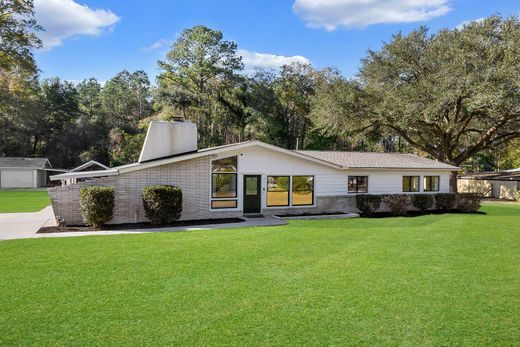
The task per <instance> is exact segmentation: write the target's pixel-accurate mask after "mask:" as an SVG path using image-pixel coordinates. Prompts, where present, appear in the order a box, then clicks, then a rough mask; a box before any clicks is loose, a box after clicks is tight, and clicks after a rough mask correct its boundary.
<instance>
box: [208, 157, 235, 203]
mask: <svg viewBox="0 0 520 347" xmlns="http://www.w3.org/2000/svg"><path fill="white" fill-rule="evenodd" d="M233 157H235V158H236V159H235V163H236V165H235V166H236V167H235V171H213V162H214V161H218V160H222V159H228V158H233ZM209 164H210V165H209V171H210V180H211V183H210V192H209V208H210V210H236V209H238V208H239V203H238V202H239V201H238V200H239V198H238V196H239V194H238V178H239V174H238V155H230V156H227V157H222V158H215V159H212V160H210V163H209ZM214 175H234V176H235V186H234V193H235V194H234V196H226V197H215V196H213V192H214V187H215V185H214V179H213V177H214ZM230 201H234V205H235V207H213V203H214V202H230Z"/></svg>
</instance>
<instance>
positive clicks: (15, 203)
mask: <svg viewBox="0 0 520 347" xmlns="http://www.w3.org/2000/svg"><path fill="white" fill-rule="evenodd" d="M50 203H51V202H50V200H49V195H48V194H47V192H45V191H0V213H11V212H36V211H39V210H41V209H42V208H44V207H46V206H48V205H50Z"/></svg>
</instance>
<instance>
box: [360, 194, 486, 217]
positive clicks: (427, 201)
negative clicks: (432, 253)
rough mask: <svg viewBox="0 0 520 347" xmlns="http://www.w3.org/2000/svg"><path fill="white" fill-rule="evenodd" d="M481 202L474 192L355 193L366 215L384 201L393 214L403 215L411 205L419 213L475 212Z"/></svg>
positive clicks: (409, 209) (375, 209)
mask: <svg viewBox="0 0 520 347" xmlns="http://www.w3.org/2000/svg"><path fill="white" fill-rule="evenodd" d="M481 202H482V196H481V195H479V194H474V193H438V194H390V195H373V194H360V195H356V204H357V208H358V209H359V210H360V211H361V213H362V214H364V215H368V216H369V215H372V214H374V213H375V212H376V211H377V210H378V209H379V208H380V206H381V203H385V204H386V205H387V206H388V209H389V210H390V212H391V213H392V214H393V215H396V216H404V215H406V214H407V213H408V212H409V211H411V210H412V207H414V208H415V209H416V210H418V211H419V212H421V213H424V212H426V211H427V210H431V209H437V210H441V211H445V212H448V211H453V210H459V211H462V212H467V213H469V212H476V211H477V210H478V209H479V208H480V204H481Z"/></svg>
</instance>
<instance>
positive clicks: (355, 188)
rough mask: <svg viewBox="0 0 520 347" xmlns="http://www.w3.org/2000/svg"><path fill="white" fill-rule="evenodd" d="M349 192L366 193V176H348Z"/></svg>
mask: <svg viewBox="0 0 520 347" xmlns="http://www.w3.org/2000/svg"><path fill="white" fill-rule="evenodd" d="M348 192H349V193H368V176H348Z"/></svg>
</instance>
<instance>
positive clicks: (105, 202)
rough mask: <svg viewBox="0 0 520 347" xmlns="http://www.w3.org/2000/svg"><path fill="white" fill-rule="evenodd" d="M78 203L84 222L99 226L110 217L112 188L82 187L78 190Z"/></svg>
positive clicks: (112, 202) (112, 203) (112, 205)
mask: <svg viewBox="0 0 520 347" xmlns="http://www.w3.org/2000/svg"><path fill="white" fill-rule="evenodd" d="M79 203H80V212H81V216H82V217H83V221H84V222H85V224H87V225H91V226H93V227H95V228H100V227H102V226H103V224H105V223H106V222H108V221H109V220H111V219H112V214H113V210H114V189H113V188H112V187H83V188H81V189H80V191H79Z"/></svg>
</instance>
